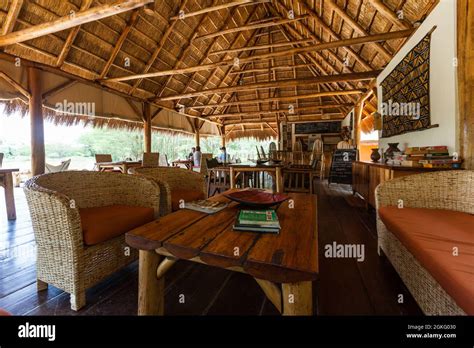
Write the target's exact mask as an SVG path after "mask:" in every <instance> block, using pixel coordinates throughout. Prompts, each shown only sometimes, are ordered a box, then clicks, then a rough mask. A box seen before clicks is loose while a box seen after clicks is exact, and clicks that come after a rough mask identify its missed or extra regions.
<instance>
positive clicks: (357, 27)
mask: <svg viewBox="0 0 474 348" xmlns="http://www.w3.org/2000/svg"><path fill="white" fill-rule="evenodd" d="M325 3H326V4H328V5H329V7H330V8H331V9H332V10H333V11H334V12H336V13H337V14H338V15H339V17H341V18H342V19H343V20H344V21H346V22H347V24H348V25H350V26H351V27H352V28H353V29H354V30H355V31H357V32H358V33H359V34H360V35H364V36H367V35H369V34H368V32H367V31H366V30H365V29H364V28H363V27H362V26H361V25H360V24H359V22H357V21H356V20H355V19H354V18H352V17H351V16H349V14H348V13H347V12H346V11H344V9H342V8H340V7H339V6H338V5H337V4H336V3H335V1H334V0H325ZM372 44H373V45H374V47H375V48H376V50H377V52H378V53H380V54H381V55H382V56H383V57H384V58H385V59H386V60H387V61H390V60H391V59H392V58H393V55H392V53H390V52H389V51H388V50H387V49H386V48H385V47H383V46H382V45H381V44H380V43H378V42H375V41H374V42H372Z"/></svg>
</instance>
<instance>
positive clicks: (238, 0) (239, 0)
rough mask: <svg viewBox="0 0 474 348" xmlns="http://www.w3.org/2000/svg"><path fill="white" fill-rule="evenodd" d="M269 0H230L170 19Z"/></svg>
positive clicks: (267, 0) (268, 0)
mask: <svg viewBox="0 0 474 348" xmlns="http://www.w3.org/2000/svg"><path fill="white" fill-rule="evenodd" d="M270 1H271V0H234V1H232V2H228V3H225V4H221V5H215V6H210V7H205V8H203V9H201V10H198V11H193V12H188V13H184V12H183V13H182V14H180V15H176V16H173V17H171V20H177V19H185V18H189V17H194V16H199V15H202V14H204V13H209V12H215V11H220V10H223V9H226V8H230V7H235V6H248V5H258V4H263V3H266V2H270Z"/></svg>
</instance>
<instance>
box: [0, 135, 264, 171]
mask: <svg viewBox="0 0 474 348" xmlns="http://www.w3.org/2000/svg"><path fill="white" fill-rule="evenodd" d="M152 137H153V139H152V151H153V152H159V153H160V154H161V155H163V154H166V155H167V157H168V161H169V162H171V161H173V160H175V159H183V158H186V157H187V155H188V154H189V152H190V151H191V148H192V147H193V146H194V145H195V140H194V137H193V136H189V135H188V136H186V135H182V134H171V133H170V134H168V133H153V135H152ZM220 141H221V139H220V138H219V137H208V138H201V141H200V142H201V151H202V152H203V153H212V154H213V155H214V156H217V155H218V154H219V152H220V151H219V148H220V144H221V142H220ZM260 145H262V146H263V147H264V149H265V151H268V146H269V142H268V141H267V142H260V141H257V140H250V139H242V140H238V141H235V142H232V143H229V144H227V153H228V154H229V155H230V156H232V157H233V158H240V159H241V160H242V161H244V162H245V161H247V160H248V159H254V158H256V157H257V156H256V155H257V152H256V149H255V147H256V146H259V147H260ZM0 152H3V153H4V154H5V159H4V166H5V167H6V166H9V167H17V168H20V169H22V170H27V169H29V167H30V153H31V152H30V144H29V143H28V144H24V143H15V144H8V143H5V142H3V143H2V140H1V139H0ZM97 153H110V154H111V155H112V158H113V160H115V161H118V160H125V159H127V158H130V159H132V160H138V159H141V156H142V153H143V134H142V133H141V132H139V131H134V132H130V131H126V130H111V129H89V130H88V131H87V132H85V133H84V134H82V135H81V136H80V137H79V139H78V141H77V142H75V143H73V144H69V143H48V140H47V139H46V161H47V162H48V163H51V164H59V163H60V162H61V161H62V160H66V159H72V161H71V166H70V168H71V169H92V168H93V166H94V162H95V160H94V155H95V154H97Z"/></svg>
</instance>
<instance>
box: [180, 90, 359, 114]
mask: <svg viewBox="0 0 474 348" xmlns="http://www.w3.org/2000/svg"><path fill="white" fill-rule="evenodd" d="M363 93H366V90H363V89H359V90H348V91H328V92H319V93H312V94H300V95H297V96H285V97H272V98H266V99H264V100H241V101H231V102H225V103H216V104H205V105H195V106H191V107H185V109H206V108H219V107H228V106H237V105H249V104H268V103H271V102H275V101H294V100H296V99H312V98H321V97H330V96H334V95H357V94H363Z"/></svg>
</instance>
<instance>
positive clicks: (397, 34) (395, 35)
mask: <svg viewBox="0 0 474 348" xmlns="http://www.w3.org/2000/svg"><path fill="white" fill-rule="evenodd" d="M412 33H413V30H412V29H410V30H402V31H393V32H390V33H384V34H377V35H370V36H363V37H356V38H351V39H346V40H341V41H333V42H326V43H322V44H318V45H312V46H307V47H298V48H292V49H289V50H282V51H278V52H273V53H263V54H258V55H253V56H249V57H245V58H241V59H240V63H241V64H242V63H247V62H251V61H253V60H259V59H268V58H272V57H282V56H288V55H294V54H297V53H307V52H316V51H323V50H327V49H331V48H337V47H345V46H352V45H359V44H363V43H369V42H378V41H387V40H394V39H400V38H404V37H407V36H409V35H411V34H412ZM225 65H227V66H228V65H234V59H228V60H223V61H220V62H217V63H211V64H205V65H200V66H194V67H189V68H183V69H173V70H164V71H158V72H155V73H149V74H140V75H130V76H123V77H116V78H111V79H107V80H108V81H113V82H118V81H128V80H136V79H140V78H150V77H158V76H168V75H181V74H188V73H193V72H196V71H205V70H210V69H214V68H216V67H219V66H225Z"/></svg>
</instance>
